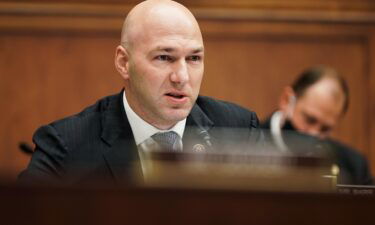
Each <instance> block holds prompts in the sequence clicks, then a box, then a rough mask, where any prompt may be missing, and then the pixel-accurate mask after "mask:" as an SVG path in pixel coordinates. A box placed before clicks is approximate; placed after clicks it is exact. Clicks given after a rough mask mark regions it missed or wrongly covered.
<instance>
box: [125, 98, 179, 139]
mask: <svg viewBox="0 0 375 225" xmlns="http://www.w3.org/2000/svg"><path fill="white" fill-rule="evenodd" d="M123 102H124V108H125V112H126V116H127V118H128V121H129V123H130V127H131V129H132V131H133V135H134V139H135V143H136V144H137V145H139V144H140V143H142V142H144V141H145V140H147V139H148V138H150V137H151V136H152V135H154V134H156V133H158V132H167V131H174V132H176V133H177V134H178V135H179V136H180V138H181V139H182V136H183V133H184V130H185V125H186V118H185V119H183V120H181V121H179V122H177V123H176V125H174V126H173V127H172V128H171V129H169V130H160V129H158V128H156V127H154V126H152V125H151V124H149V123H147V122H146V121H144V120H143V119H142V118H141V117H139V116H138V115H137V114H136V113H135V112H134V111H133V109H132V108H131V107H130V105H129V103H128V100H127V99H126V95H125V91H124V94H123Z"/></svg>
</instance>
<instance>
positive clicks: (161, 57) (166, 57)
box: [156, 55, 172, 61]
mask: <svg viewBox="0 0 375 225" xmlns="http://www.w3.org/2000/svg"><path fill="white" fill-rule="evenodd" d="M156 59H157V60H160V61H172V57H170V56H169V55H158V56H156Z"/></svg>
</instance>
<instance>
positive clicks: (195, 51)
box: [154, 46, 204, 54]
mask: <svg viewBox="0 0 375 225" xmlns="http://www.w3.org/2000/svg"><path fill="white" fill-rule="evenodd" d="M203 50H204V48H203V47H199V48H196V49H194V50H192V54H196V53H200V52H203ZM154 51H162V52H174V51H176V49H175V48H171V47H163V46H158V47H156V48H155V50H154Z"/></svg>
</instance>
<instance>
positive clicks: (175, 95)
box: [166, 93, 185, 99]
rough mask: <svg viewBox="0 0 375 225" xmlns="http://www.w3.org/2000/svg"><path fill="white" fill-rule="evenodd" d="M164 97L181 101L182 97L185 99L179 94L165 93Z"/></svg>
mask: <svg viewBox="0 0 375 225" xmlns="http://www.w3.org/2000/svg"><path fill="white" fill-rule="evenodd" d="M166 95H167V96H169V97H173V98H177V99H182V98H183V97H185V95H184V94H179V93H167V94H166Z"/></svg>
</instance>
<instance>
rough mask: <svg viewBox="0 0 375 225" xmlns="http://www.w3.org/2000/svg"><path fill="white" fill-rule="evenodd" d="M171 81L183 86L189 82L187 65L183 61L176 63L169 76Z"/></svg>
mask: <svg viewBox="0 0 375 225" xmlns="http://www.w3.org/2000/svg"><path fill="white" fill-rule="evenodd" d="M171 81H172V82H173V83H179V84H184V83H186V82H187V81H189V72H188V65H187V63H186V61H185V60H181V61H179V62H177V63H176V65H175V68H174V71H173V73H172V75H171Z"/></svg>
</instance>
